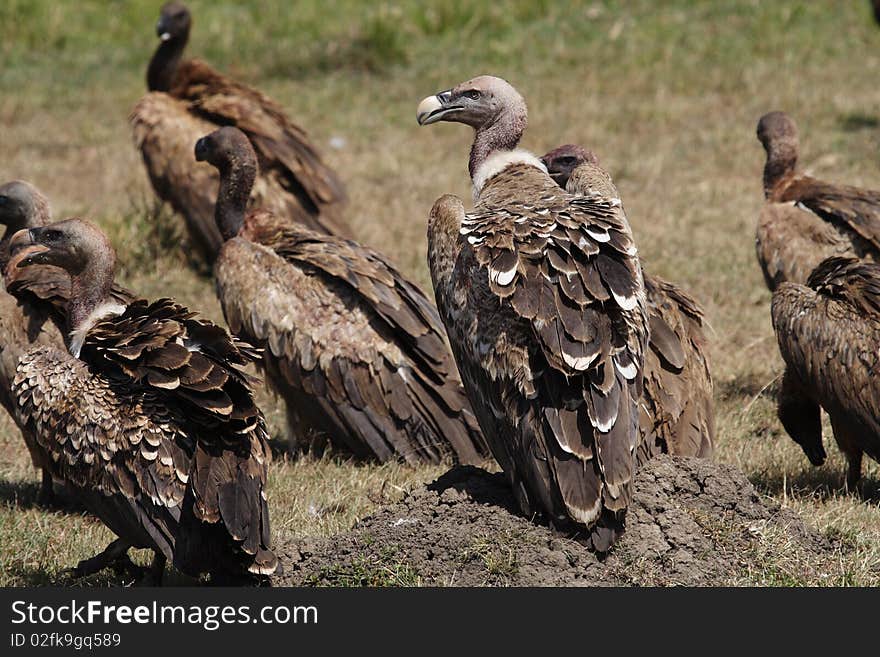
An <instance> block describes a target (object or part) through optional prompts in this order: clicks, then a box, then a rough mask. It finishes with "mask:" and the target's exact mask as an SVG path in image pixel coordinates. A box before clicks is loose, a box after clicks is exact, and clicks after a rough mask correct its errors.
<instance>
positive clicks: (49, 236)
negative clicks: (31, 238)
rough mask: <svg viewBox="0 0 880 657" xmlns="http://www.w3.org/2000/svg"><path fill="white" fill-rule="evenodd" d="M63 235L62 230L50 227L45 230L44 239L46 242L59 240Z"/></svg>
mask: <svg viewBox="0 0 880 657" xmlns="http://www.w3.org/2000/svg"><path fill="white" fill-rule="evenodd" d="M62 237H63V233H62V232H61V231H60V230H54V229H52V228H50V229H48V230H44V231H43V240H44V241H46V242H58V241H60V240H61V238H62Z"/></svg>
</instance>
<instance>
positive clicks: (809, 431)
mask: <svg viewBox="0 0 880 657" xmlns="http://www.w3.org/2000/svg"><path fill="white" fill-rule="evenodd" d="M777 404H778V405H777V408H776V413H777V415H778V416H779V420H780V422H782V426H783V427H785V430H786V431H787V432H788V435H789V436H791V438H792V440H794V441H795V442H796V443H797V444H798V445H800V446H801V449H803V450H804V454H806V455H807V458H808V459H810V463H812V464H813V465H822V464H823V463H824V462H825V448H824V447H823V446H822V418H821V415H820V411H821V409H820V408H819V404H817V403H816V402H814V401H813V400H812V399H811V398H810V397H809V396H808V395H807V394H806V393H805V392H804V390H803V386H802V385H801V383H800V381H798V379H797V376H796V375H795V374H794V372H792V371H791V369H790V368H786V370H785V375H784V376H783V377H782V385H781V386H780V389H779V398H778V400H777ZM835 433H836V431H835Z"/></svg>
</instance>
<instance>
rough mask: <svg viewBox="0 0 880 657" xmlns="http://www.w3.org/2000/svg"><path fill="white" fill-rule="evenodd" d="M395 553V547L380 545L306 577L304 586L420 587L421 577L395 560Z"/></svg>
mask: <svg viewBox="0 0 880 657" xmlns="http://www.w3.org/2000/svg"><path fill="white" fill-rule="evenodd" d="M364 547H365V548H366V547H369V545H364ZM396 554H397V550H396V549H395V548H394V546H383V547H382V548H381V549H380V550H379V551H378V552H370V553H369V554H367V555H364V556H358V557H355V558H354V559H351V560H349V561H345V562H341V563H336V564H333V565H332V566H325V567H323V568H322V569H321V570H320V571H319V572H318V573H316V574H314V575H310V576H309V577H307V578H306V580H305V582H304V584H305V585H306V586H339V587H360V586H370V587H388V586H422V584H423V581H422V577H421V575H419V573H418V571H417V570H416V569H415V568H413V567H412V566H411V565H410V564H408V563H406V562H404V561H400V560H398V559H397V558H396Z"/></svg>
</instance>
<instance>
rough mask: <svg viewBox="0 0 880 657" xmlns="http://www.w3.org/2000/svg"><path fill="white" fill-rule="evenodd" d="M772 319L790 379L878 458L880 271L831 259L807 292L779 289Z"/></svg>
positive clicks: (793, 287)
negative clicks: (853, 429) (854, 429)
mask: <svg viewBox="0 0 880 657" xmlns="http://www.w3.org/2000/svg"><path fill="white" fill-rule="evenodd" d="M772 316H773V328H774V330H775V332H776V337H777V341H778V342H779V349H780V351H781V353H782V357H783V359H784V360H785V363H786V366H787V368H788V373H787V377H793V379H794V381H796V382H797V384H798V385H799V387H800V389H801V391H802V392H803V394H804V395H805V396H807V397H809V398H810V399H811V400H812V401H813V402H815V403H818V404H820V405H821V406H822V407H823V408H824V409H825V410H826V411H828V413H829V414H831V415H832V417H835V416H837V417H838V420H839V421H840V422H845V423H846V424H850V425H855V426H858V427H859V428H860V432H859V434H858V435H859V441H860V444H859V447H860V448H861V449H863V450H864V451H865V452H867V453H868V454H870V455H871V456H872V457H873V458H875V459H877V458H880V383H878V382H880V377H878V373H880V353H878V350H877V345H878V344H880V265H876V264H873V263H864V262H860V261H858V260H856V259H849V258H830V259H829V260H826V261H825V262H823V263H822V264H821V265H820V266H819V267H818V268H817V269H816V270H815V271H814V272H813V274H812V275H811V276H810V279H809V281H808V286H805V285H797V284H792V283H786V284H784V285H780V287H779V288H778V289H777V291H776V292H775V293H774V295H773V304H772ZM789 388H790V386H788V387H787V388H786V389H789ZM796 439H797V438H796ZM815 440H816V438H813V442H815ZM798 442H801V443H804V442H805V441H804V440H803V439H802V440H799V441H798ZM806 449H807V448H806V447H805V450H806ZM808 454H809V453H808ZM811 458H812V457H811Z"/></svg>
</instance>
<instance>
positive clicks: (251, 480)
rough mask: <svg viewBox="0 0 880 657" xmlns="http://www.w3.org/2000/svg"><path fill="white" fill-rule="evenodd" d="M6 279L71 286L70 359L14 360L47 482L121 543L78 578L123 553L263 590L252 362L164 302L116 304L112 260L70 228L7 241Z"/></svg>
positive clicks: (36, 356) (19, 395) (96, 239)
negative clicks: (36, 271)
mask: <svg viewBox="0 0 880 657" xmlns="http://www.w3.org/2000/svg"><path fill="white" fill-rule="evenodd" d="M10 248H11V254H12V255H11V257H10V262H9V266H8V268H7V281H14V279H15V278H16V276H18V275H19V274H20V273H21V272H22V271H26V269H27V268H30V267H38V266H41V265H51V266H55V267H60V268H62V269H64V270H65V271H66V272H67V273H68V274H69V276H70V291H71V292H70V300H69V302H68V317H67V321H68V325H69V329H70V334H69V351H66V350H63V349H59V348H58V347H57V346H48V347H39V348H36V349H33V350H31V351H30V352H28V353H27V354H26V355H25V356H24V357H23V358H22V359H21V361H20V362H19V365H18V369H17V373H16V376H15V380H14V382H13V395H14V399H15V402H16V406H17V408H16V411H17V413H18V415H19V417H20V418H21V419H22V421H23V422H25V423H26V424H27V427H28V429H29V430H30V431H31V432H32V433H33V435H34V436H35V437H36V440H37V442H38V443H39V444H40V446H41V447H42V448H43V449H44V450H45V451H46V452H47V453H48V455H49V460H48V467H49V468H50V470H51V473H52V476H53V477H54V478H56V479H58V480H61V481H63V482H64V483H65V484H66V485H67V487H68V490H69V491H71V493H72V494H73V495H74V497H75V498H77V499H79V500H80V501H81V502H82V503H83V505H84V506H85V507H86V508H87V509H88V510H89V511H91V512H92V513H93V514H94V515H96V516H97V517H98V518H100V519H101V520H102V521H103V522H104V524H106V525H107V527H109V528H110V529H111V530H112V531H113V532H114V533H115V534H116V535H117V536H118V537H119V538H118V539H116V540H115V541H113V543H111V544H110V546H109V547H108V548H107V549H106V550H105V551H104V552H102V553H101V554H100V555H98V556H97V557H94V558H92V559H88V560H85V561H83V562H80V564H79V566H78V567H77V573H78V574H80V575H85V574H89V573H91V572H95V571H97V570H99V569H101V568H103V567H105V566H107V565H110V564H112V563H118V562H123V563H130V562H127V551H128V549H129V548H130V547H136V548H149V549H152V550H153V551H154V553H155V559H154V564H153V568H152V575H153V576H156V577H161V572H162V570H163V569H164V564H165V561H166V559H170V560H172V562H173V563H174V565H175V566H176V567H177V568H178V569H179V570H180V571H182V572H184V573H186V574H189V575H192V576H199V575H201V574H205V573H207V574H209V575H210V576H211V579H212V581H215V582H224V583H233V582H243V581H250V582H256V581H262V580H263V579H264V578H265V577H266V576H267V575H269V574H271V573H272V572H273V571H274V570H275V569H276V566H277V560H276V558H275V556H274V554H273V553H272V551H271V549H270V547H269V541H270V539H269V510H268V507H267V505H266V497H265V487H266V470H267V466H268V463H269V460H270V452H269V448H268V442H267V440H268V437H267V434H266V429H265V422H264V420H263V416H262V414H261V413H260V410H259V409H258V408H257V407H256V405H255V403H254V398H253V393H252V390H251V384H252V382H251V380H250V379H249V377H248V376H247V375H246V374H244V373H243V372H242V371H241V368H243V367H244V366H245V365H247V364H248V363H250V362H252V361H254V360H256V359H257V358H258V354H257V353H256V352H254V351H253V349H252V348H251V347H250V346H249V345H246V344H244V343H242V342H239V341H238V340H237V339H235V338H232V337H230V336H229V334H228V333H227V332H226V331H225V330H224V329H222V328H220V327H218V326H216V325H214V324H212V323H210V322H208V321H206V320H202V319H198V318H197V315H196V313H193V312H191V311H189V310H188V309H187V308H184V307H183V306H180V305H177V304H176V303H174V302H173V301H171V300H170V299H160V300H158V301H154V302H149V301H146V300H144V299H136V300H133V301H131V302H130V303H128V304H122V303H120V302H119V301H118V300H117V299H116V298H115V297H114V296H113V294H112V290H111V288H112V284H113V274H114V269H115V262H116V254H115V252H114V251H113V248H112V247H111V246H110V244H109V242H108V241H107V238H106V237H105V236H104V234H103V233H102V232H101V231H100V230H99V229H98V228H97V227H96V226H94V225H93V224H91V223H89V222H86V221H83V220H80V219H70V220H67V221H62V222H58V223H54V224H49V225H47V226H45V227H41V228H31V229H28V230H22V231H19V232H18V233H16V234H15V235H14V236H13V238H12V242H11V247H10Z"/></svg>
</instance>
